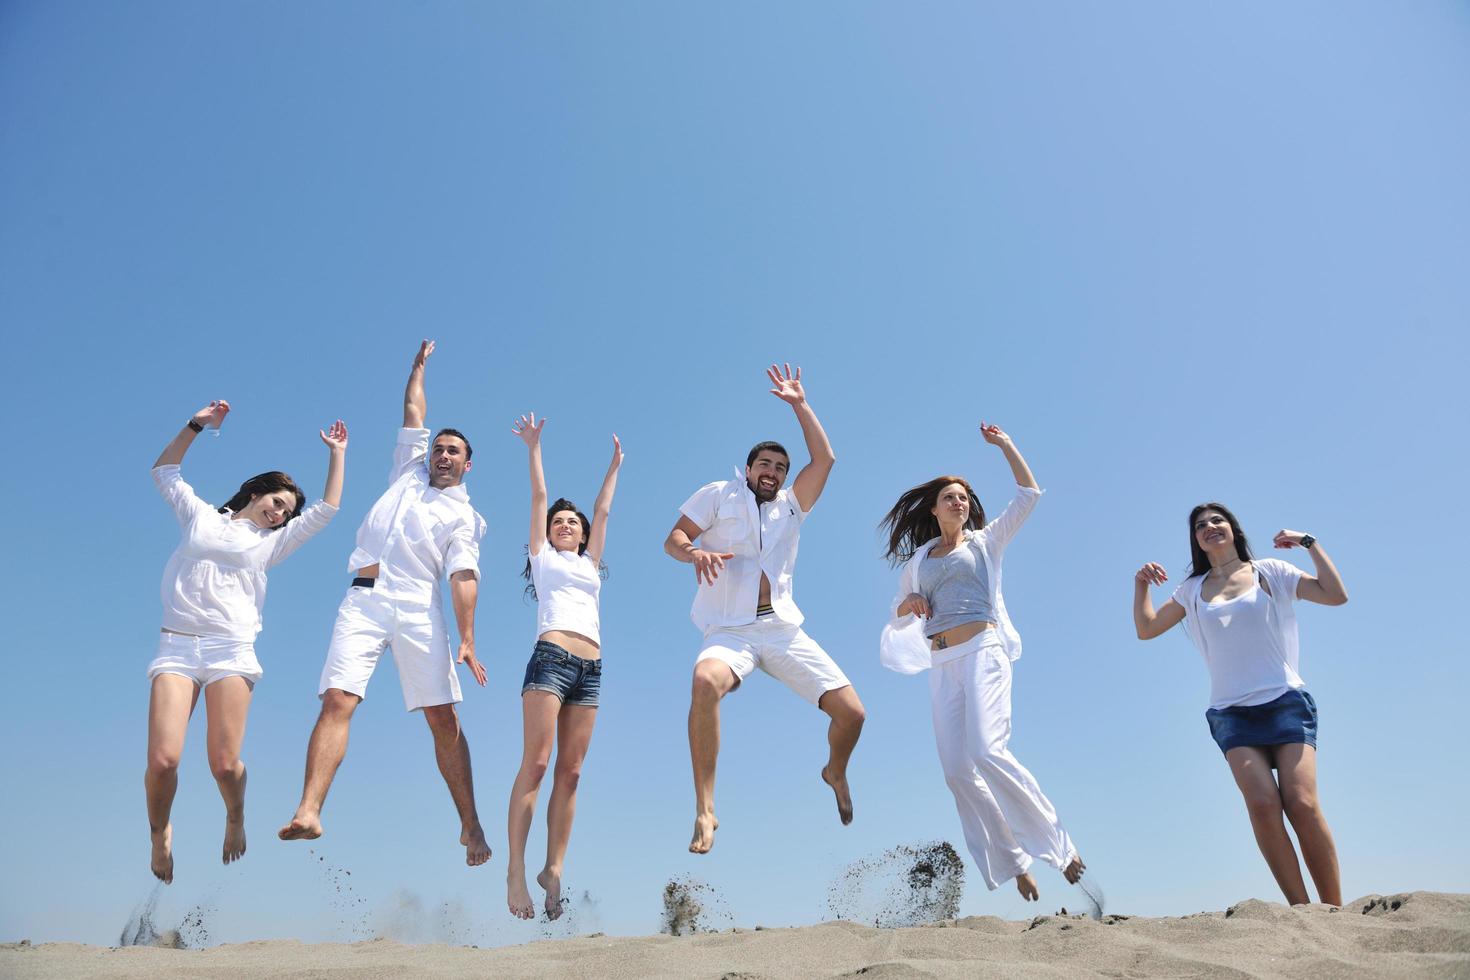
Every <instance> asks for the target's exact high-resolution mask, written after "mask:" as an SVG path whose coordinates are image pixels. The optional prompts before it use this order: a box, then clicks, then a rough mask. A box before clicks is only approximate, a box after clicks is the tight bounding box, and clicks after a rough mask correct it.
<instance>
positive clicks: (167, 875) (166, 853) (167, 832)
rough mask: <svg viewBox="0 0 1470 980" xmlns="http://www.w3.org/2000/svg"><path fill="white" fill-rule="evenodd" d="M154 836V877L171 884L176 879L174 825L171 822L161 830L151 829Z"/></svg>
mask: <svg viewBox="0 0 1470 980" xmlns="http://www.w3.org/2000/svg"><path fill="white" fill-rule="evenodd" d="M148 836H149V837H151V838H153V861H152V865H153V877H155V878H157V879H158V880H159V881H161V882H163V883H164V884H165V885H171V884H173V881H174V825H173V824H169V825H168V826H166V827H164V828H163V830H161V831H149V833H148Z"/></svg>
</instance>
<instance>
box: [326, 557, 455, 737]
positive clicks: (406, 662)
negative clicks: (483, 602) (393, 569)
mask: <svg viewBox="0 0 1470 980" xmlns="http://www.w3.org/2000/svg"><path fill="white" fill-rule="evenodd" d="M390 647H391V648H392V650H393V661H394V663H396V664H397V665H398V680H399V682H400V683H402V685H403V706H404V707H405V708H407V709H408V710H409V711H418V710H419V709H421V708H431V707H433V706H435V705H439V704H455V703H458V702H459V701H461V700H463V697H462V696H461V695H460V693H459V677H458V676H457V675H456V674H455V671H454V658H452V657H451V656H450V655H449V636H448V634H447V633H446V632H445V629H444V613H443V612H442V611H441V610H440V609H439V604H438V602H433V603H429V604H427V605H426V604H424V603H420V602H405V601H402V600H394V599H390V598H388V597H387V596H383V595H377V594H374V592H373V590H372V589H369V588H365V587H364V586H361V585H354V586H352V587H351V588H350V589H348V590H347V597H346V598H344V599H343V600H342V605H341V606H339V607H338V608H337V622H336V623H335V624H333V626H332V645H331V647H329V648H328V649H327V662H326V665H325V666H323V667H322V679H321V683H320V684H318V685H317V697H321V696H322V695H324V694H326V693H327V691H328V690H329V689H330V688H336V689H338V690H339V691H346V692H347V693H349V694H356V695H357V696H358V697H360V698H366V697H367V685H368V681H369V680H370V679H371V678H372V676H373V670H374V669H375V668H376V667H377V666H378V658H379V657H381V656H382V655H383V651H384V650H385V649H388V648H390Z"/></svg>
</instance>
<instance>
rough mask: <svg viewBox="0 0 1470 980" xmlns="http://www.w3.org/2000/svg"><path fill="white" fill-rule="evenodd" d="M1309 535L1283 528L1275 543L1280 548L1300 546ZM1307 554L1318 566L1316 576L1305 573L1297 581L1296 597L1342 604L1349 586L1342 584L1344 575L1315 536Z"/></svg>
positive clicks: (1309, 600) (1325, 604)
mask: <svg viewBox="0 0 1470 980" xmlns="http://www.w3.org/2000/svg"><path fill="white" fill-rule="evenodd" d="M1306 537H1307V535H1305V534H1303V533H1302V532H1301V531H1287V530H1281V531H1277V532H1276V537H1275V539H1274V540H1273V542H1272V543H1273V544H1275V545H1276V547H1278V548H1300V547H1302V541H1303V539H1305V538H1306ZM1307 554H1309V555H1311V556H1312V564H1313V565H1314V566H1316V568H1317V574H1316V576H1315V577H1314V576H1311V575H1303V576H1302V577H1301V578H1300V579H1298V580H1297V583H1296V597H1297V598H1298V599H1305V600H1306V601H1307V602H1318V603H1321V604H1322V605H1324V606H1340V605H1342V604H1343V603H1345V602H1347V601H1348V594H1347V586H1345V585H1343V584H1342V576H1341V575H1339V574H1338V572H1337V566H1336V565H1334V564H1332V559H1331V558H1328V557H1327V552H1325V551H1323V550H1322V544H1321V543H1320V542H1319V541H1318V540H1317V539H1316V538H1313V539H1312V542H1311V544H1309V545H1307Z"/></svg>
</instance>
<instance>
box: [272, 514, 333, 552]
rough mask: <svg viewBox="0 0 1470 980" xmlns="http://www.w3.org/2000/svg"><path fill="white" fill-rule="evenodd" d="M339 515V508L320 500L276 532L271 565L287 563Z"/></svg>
mask: <svg viewBox="0 0 1470 980" xmlns="http://www.w3.org/2000/svg"><path fill="white" fill-rule="evenodd" d="M336 515H337V508H336V507H335V506H333V505H332V504H329V503H327V502H326V501H325V500H318V501H317V502H316V503H314V504H311V505H310V506H308V507H307V508H306V509H305V510H303V511H302V512H301V513H300V514H299V515H298V516H296V517H295V518H293V519H292V520H291V521H289V522H288V523H287V524H286V526H285V527H283V528H281V529H280V530H279V531H277V532H276V536H275V547H274V549H273V550H272V551H271V560H270V563H271V565H276V564H279V563H280V562H282V561H285V559H286V556H287V555H289V554H291V552H293V551H295V550H296V549H297V548H299V547H301V546H302V545H303V544H305V543H306V540H307V539H308V538H310V537H311V536H312V535H313V534H315V533H316V532H318V531H320V530H321V529H322V528H324V527H326V526H327V525H328V524H329V523H331V520H332V518H333V517H335V516H336Z"/></svg>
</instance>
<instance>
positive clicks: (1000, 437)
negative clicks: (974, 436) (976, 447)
mask: <svg viewBox="0 0 1470 980" xmlns="http://www.w3.org/2000/svg"><path fill="white" fill-rule="evenodd" d="M980 434H981V435H982V436H984V437H985V441H986V442H988V443H990V444H991V445H992V446H998V447H999V448H1000V451H1001V452H1002V453H1004V454H1005V457H1006V462H1007V463H1010V464H1011V475H1012V476H1014V477H1015V478H1016V485H1017V486H1022V487H1025V488H1027V489H1028V490H1040V489H1041V486H1040V484H1038V483H1037V482H1036V477H1034V476H1032V475H1031V467H1029V466H1027V465H1026V460H1025V458H1024V457H1023V456H1022V455H1021V451H1020V450H1019V449H1017V448H1016V444H1015V443H1014V442H1012V441H1011V437H1010V436H1008V435H1006V434H1005V433H1004V432H1002V431H1001V428H1000V426H998V425H990V424H987V423H985V422H981V423H980Z"/></svg>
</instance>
